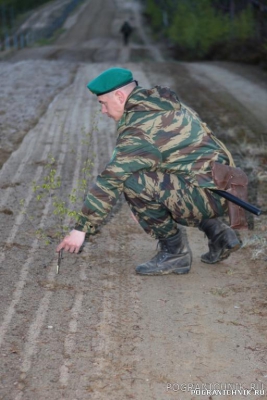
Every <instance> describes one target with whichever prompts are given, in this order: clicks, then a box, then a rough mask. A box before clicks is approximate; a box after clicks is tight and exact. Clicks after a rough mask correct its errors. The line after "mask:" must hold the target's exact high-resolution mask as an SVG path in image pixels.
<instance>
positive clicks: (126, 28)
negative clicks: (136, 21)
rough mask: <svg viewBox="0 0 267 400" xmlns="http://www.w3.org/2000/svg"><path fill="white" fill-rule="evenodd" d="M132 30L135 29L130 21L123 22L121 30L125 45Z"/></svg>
mask: <svg viewBox="0 0 267 400" xmlns="http://www.w3.org/2000/svg"><path fill="white" fill-rule="evenodd" d="M132 31H133V28H132V26H131V25H130V24H129V22H128V21H125V22H124V23H123V24H122V26H121V30H120V32H121V33H122V35H123V43H124V45H125V46H127V45H128V42H129V36H130V35H131V33H132Z"/></svg>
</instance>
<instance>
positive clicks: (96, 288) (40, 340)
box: [0, 0, 267, 400]
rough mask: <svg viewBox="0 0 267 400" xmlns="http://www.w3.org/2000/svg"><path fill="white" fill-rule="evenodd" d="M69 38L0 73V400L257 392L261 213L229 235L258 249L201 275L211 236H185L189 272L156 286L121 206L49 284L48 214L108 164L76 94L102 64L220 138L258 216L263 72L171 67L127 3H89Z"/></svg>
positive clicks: (265, 394) (23, 54) (157, 398)
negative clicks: (49, 189) (39, 191)
mask: <svg viewBox="0 0 267 400" xmlns="http://www.w3.org/2000/svg"><path fill="white" fill-rule="evenodd" d="M125 19H129V20H130V21H131V22H132V24H133V25H134V26H135V28H136V29H135V32H134V35H133V37H132V38H131V41H130V45H129V46H128V47H124V46H123V45H122V38H121V36H120V33H119V27H120V25H121V24H122V22H123V21H124V20H125ZM65 28H66V31H65V32H64V33H63V34H62V36H61V37H60V38H58V40H57V41H56V42H55V43H54V44H53V45H50V46H46V47H34V48H31V49H25V50H24V51H20V52H17V53H13V54H10V56H9V58H8V59H6V60H5V62H2V63H1V64H0V82H1V88H3V91H2V92H1V99H0V100H1V101H0V110H1V111H0V113H1V128H2V129H1V132H2V133H1V135H2V136H1V148H2V149H3V154H4V153H5V154H4V157H3V158H2V164H3V166H2V169H1V171H0V202H1V204H0V218H1V228H0V232H1V238H0V244H1V249H2V252H1V255H0V257H1V264H0V265H1V267H0V274H1V285H2V288H1V293H0V296H1V307H0V354H1V363H0V371H1V375H0V376H1V380H0V399H3V400H4V399H5V400H21V399H23V400H36V399H38V400H39V399H40V400H46V399H47V400H59V399H60V400H61V399H62V400H63V399H66V400H80V399H81V400H82V399H93V400H107V399H108V400H126V399H138V400H163V399H164V400H165V399H177V400H178V399H179V400H187V399H189V400H191V399H192V400H193V399H199V398H203V399H233V398H234V399H244V398H253V399H264V398H267V371H266V361H267V359H266V351H267V347H266V319H265V318H266V315H267V311H266V310H267V308H266V306H267V301H266V279H265V277H266V266H267V265H266V259H267V254H266V251H265V249H266V245H265V244H266V225H267V223H266V214H265V213H264V214H263V215H262V216H261V217H259V218H252V217H250V227H251V228H253V230H249V231H248V232H239V234H240V235H241V237H242V239H243V241H244V243H245V244H248V243H249V241H250V242H253V243H256V242H257V241H258V242H257V243H258V244H259V243H260V244H261V245H262V246H261V248H260V250H257V249H256V248H255V246H245V247H244V248H242V249H241V250H240V251H238V252H236V253H234V254H233V255H232V256H231V257H230V258H229V259H227V260H225V261H224V262H222V263H220V264H218V265H216V266H212V265H206V264H203V263H201V261H200V255H201V254H202V253H203V252H204V251H206V248H207V239H206V238H205V237H204V236H203V234H201V233H200V232H199V231H198V230H194V229H187V232H188V235H189V241H190V245H191V247H192V251H193V255H194V262H193V265H192V270H191V272H190V273H189V274H188V275H185V276H173V275H169V276H163V277H140V276H137V275H136V274H135V266H136V265H138V264H139V263H141V262H143V261H145V260H147V259H149V258H150V257H152V256H153V255H154V254H155V251H156V243H155V241H154V240H152V239H150V238H149V237H147V236H146V235H145V233H144V232H143V231H142V230H141V228H140V227H139V226H138V225H137V224H136V223H135V222H134V221H133V220H132V218H131V216H130V212H129V210H128V208H127V206H126V204H125V203H124V201H123V200H121V201H120V202H119V204H118V206H117V207H116V208H115V210H114V212H113V213H112V216H111V217H110V218H109V219H108V221H107V222H106V224H105V225H104V226H103V227H102V228H101V230H100V232H99V233H98V234H97V235H96V236H94V237H92V238H90V240H89V241H88V242H87V243H86V246H85V248H84V250H83V252H82V253H81V254H80V255H78V256H76V255H70V254H64V259H63V260H62V265H61V270H60V274H56V264H57V257H56V256H55V245H56V243H57V240H56V239H55V235H56V233H57V232H58V231H59V230H60V221H59V219H58V218H57V216H55V215H54V214H53V209H54V208H53V198H55V196H56V195H57V196H59V197H61V198H64V199H67V196H68V194H69V193H71V191H72V190H73V189H75V188H76V187H77V184H78V180H79V179H81V178H82V177H83V167H84V162H85V161H86V160H87V159H90V160H93V166H92V169H91V175H92V176H91V178H90V180H89V186H90V184H91V183H92V181H93V179H94V177H95V176H96V175H97V173H98V172H99V171H101V169H102V168H103V166H104V165H105V163H106V162H107V161H108V159H109V157H110V155H111V154H112V149H113V146H114V143H115V140H116V126H115V124H114V123H113V122H112V121H110V120H108V119H105V118H104V117H102V116H101V115H99V106H98V103H97V101H96V99H95V98H94V96H91V95H90V94H89V92H88V90H87V89H86V84H87V82H88V81H89V80H90V79H91V78H93V77H95V76H96V75H97V74H98V73H99V72H100V71H102V70H104V69H106V68H107V67H110V66H112V65H118V66H123V67H128V68H130V69H132V71H133V73H134V75H135V78H136V79H137V80H139V83H140V84H141V85H142V86H144V87H150V86H152V85H155V84H162V85H169V86H171V87H173V88H174V89H175V90H176V91H177V93H178V94H179V96H180V97H181V99H182V100H183V101H185V102H187V103H188V104H189V105H191V106H192V107H193V108H195V109H196V110H197V111H198V112H199V113H200V115H201V116H202V117H203V119H204V120H205V121H206V122H208V123H209V125H210V126H211V127H212V129H213V130H214V131H215V132H216V133H217V135H218V136H219V137H220V138H222V139H223V140H224V141H225V143H227V145H228V147H229V148H230V149H231V151H232V152H233V154H234V157H235V159H236V161H237V162H238V164H239V165H241V166H242V167H243V168H245V169H246V171H247V172H248V174H249V177H250V181H251V190H250V193H249V195H250V200H251V201H253V202H254V203H255V204H258V205H259V206H260V207H262V209H263V210H264V211H265V212H266V203H265V198H266V197H265V194H266V180H265V179H266V115H265V113H264V104H265V105H267V99H266V82H267V79H266V75H265V74H264V73H263V72H259V71H258V70H257V69H255V68H252V67H246V66H242V65H236V64H227V63H196V64H194V63H179V62H175V61H172V60H170V59H169V56H168V54H167V52H166V49H165V48H164V46H163V47H162V46H161V45H160V44H157V45H156V44H155V43H153V42H152V40H151V39H150V38H149V32H148V30H147V27H146V26H144V25H143V24H142V19H141V15H140V7H139V5H138V3H137V2H135V1H123V0H116V1H110V0H99V1H97V2H96V1H92V0H88V1H85V3H84V4H83V5H82V6H80V8H79V9H78V10H77V11H76V13H75V14H73V15H72V16H71V17H70V19H69V20H68V21H66V23H65ZM95 119H97V120H98V127H97V129H96V127H95V122H94V121H95ZM22 138H23V140H22ZM88 141H89V144H88ZM9 155H10V156H9ZM51 157H54V158H55V162H54V164H53V168H55V169H56V173H57V175H58V176H60V177H61V186H60V188H59V189H57V190H55V191H54V192H53V195H52V196H51V197H45V198H44V199H43V200H41V201H39V202H38V201H37V199H36V194H35V193H34V192H33V190H32V182H33V181H35V182H37V183H41V182H43V180H44V178H45V177H47V174H48V169H47V165H48V164H49V160H50V159H51ZM256 178H257V179H256ZM21 200H23V206H22V205H21V204H20V203H21ZM66 201H67V200H66ZM78 203H79V204H78V205H77V207H79V206H80V202H78ZM37 229H42V230H43V231H44V232H45V233H46V234H47V235H48V236H49V238H50V239H51V241H52V243H51V244H49V245H46V244H45V243H44V241H43V240H38V235H37V234H36V230H37ZM264 245H265V246H264ZM252 387H254V389H256V391H255V390H252V391H251V392H250V394H249V393H247V392H245V391H244V390H245V389H247V390H249V389H251V388H252ZM192 388H193V389H198V388H200V389H202V388H203V389H205V388H206V389H211V391H212V392H203V393H201V394H200V395H199V393H198V392H194V391H191V389H192ZM225 388H227V389H232V388H234V389H236V390H239V392H236V394H233V393H232V392H223V391H222V390H223V389H225ZM214 390H221V394H220V393H219V392H217V393H216V392H214ZM257 391H258V392H257Z"/></svg>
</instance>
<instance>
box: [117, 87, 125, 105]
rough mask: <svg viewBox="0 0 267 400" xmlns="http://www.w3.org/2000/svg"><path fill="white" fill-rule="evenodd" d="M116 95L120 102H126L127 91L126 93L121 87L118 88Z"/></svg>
mask: <svg viewBox="0 0 267 400" xmlns="http://www.w3.org/2000/svg"><path fill="white" fill-rule="evenodd" d="M115 96H116V98H117V100H118V102H119V103H120V104H124V103H125V101H126V99H127V95H126V93H124V91H123V90H120V89H118V90H116V92H115Z"/></svg>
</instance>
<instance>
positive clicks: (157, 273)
mask: <svg viewBox="0 0 267 400" xmlns="http://www.w3.org/2000/svg"><path fill="white" fill-rule="evenodd" d="M189 271H190V267H183V268H177V269H174V270H172V271H154V272H138V271H136V273H137V274H138V275H146V276H161V275H169V274H176V275H184V274H188V272H189Z"/></svg>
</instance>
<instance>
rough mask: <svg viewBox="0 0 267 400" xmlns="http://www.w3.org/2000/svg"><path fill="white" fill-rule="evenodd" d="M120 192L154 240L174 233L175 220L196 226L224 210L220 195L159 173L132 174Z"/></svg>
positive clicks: (224, 203) (175, 231) (225, 207)
mask: <svg viewBox="0 0 267 400" xmlns="http://www.w3.org/2000/svg"><path fill="white" fill-rule="evenodd" d="M124 195H125V199H126V201H127V202H128V204H129V206H130V208H131V211H132V212H133V214H134V216H135V217H136V219H137V220H138V222H139V224H140V225H141V227H142V228H143V229H144V230H145V232H146V233H148V234H149V235H151V236H152V237H154V238H156V239H160V238H168V237H170V236H172V235H175V234H176V233H177V223H178V224H180V225H185V226H194V227H198V226H199V223H200V222H201V221H202V220H203V219H209V218H214V217H219V216H222V215H224V214H225V211H226V210H227V205H226V201H225V199H223V198H222V197H220V196H218V195H216V194H215V193H212V192H210V191H209V190H208V189H205V188H201V187H198V186H194V185H192V183H190V182H189V181H187V180H186V178H185V177H183V176H176V175H173V174H164V173H162V172H139V173H134V174H133V175H131V177H130V178H128V179H127V181H126V182H125V184H124Z"/></svg>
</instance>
